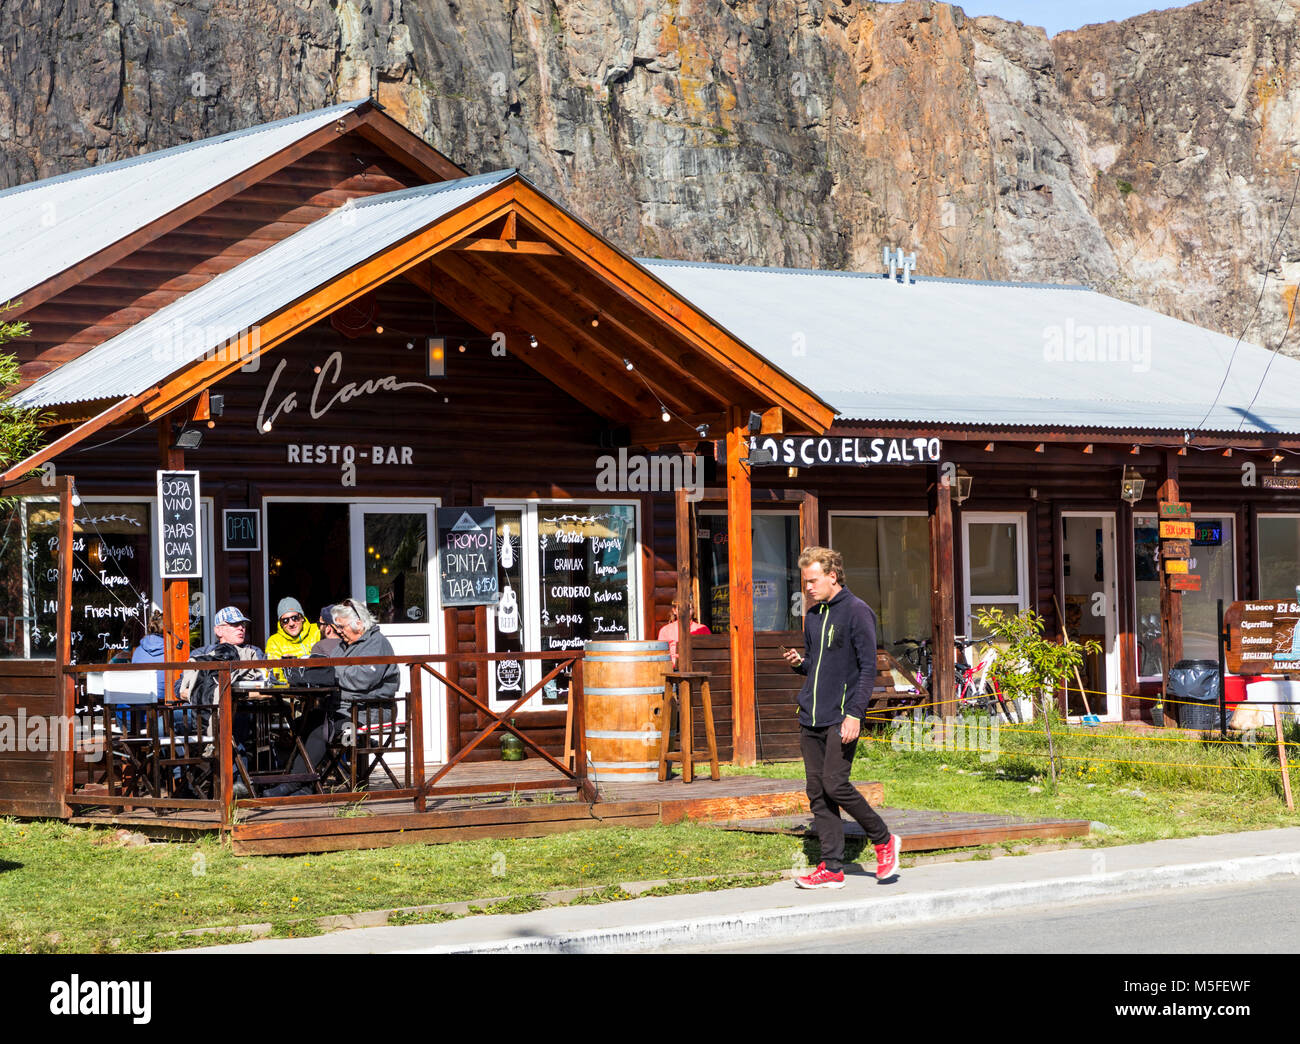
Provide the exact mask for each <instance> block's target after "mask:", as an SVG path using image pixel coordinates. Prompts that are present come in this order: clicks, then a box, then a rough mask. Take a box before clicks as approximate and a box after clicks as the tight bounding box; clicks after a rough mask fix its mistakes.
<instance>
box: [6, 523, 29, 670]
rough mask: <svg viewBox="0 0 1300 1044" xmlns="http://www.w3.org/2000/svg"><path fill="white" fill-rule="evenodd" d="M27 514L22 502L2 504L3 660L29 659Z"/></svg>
mask: <svg viewBox="0 0 1300 1044" xmlns="http://www.w3.org/2000/svg"><path fill="white" fill-rule="evenodd" d="M24 517H25V515H24V511H23V503H22V501H19V500H16V499H15V500H10V501H9V502H8V504H7V505H0V659H5V660H22V659H26V658H27V639H28V637H29V632H28V629H29V625H30V623H31V622H32V621H31V617H32V616H33V615H34V614H33V612H32V610H31V604H32V603H31V595H30V592H31V581H30V570H26V569H24V567H25V566H27V565H28V560H27V557H26V556H25V555H24V554H23V548H24V546H25V544H24V541H23V521H24ZM24 573H27V574H28V576H27V577H25V576H24ZM24 591H26V592H27V595H26V596H24Z"/></svg>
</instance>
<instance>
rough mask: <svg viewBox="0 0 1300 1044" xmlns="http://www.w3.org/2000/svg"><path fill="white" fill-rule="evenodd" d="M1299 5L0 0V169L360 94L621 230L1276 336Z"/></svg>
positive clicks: (647, 244) (1282, 292)
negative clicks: (1073, 285) (1164, 7)
mask: <svg viewBox="0 0 1300 1044" xmlns="http://www.w3.org/2000/svg"><path fill="white" fill-rule="evenodd" d="M1297 13H1300V0H1283V2H1282V3H1281V4H1280V6H1279V3H1278V2H1277V0H1204V2H1202V3H1198V4H1194V5H1192V6H1189V7H1185V8H1180V9H1174V10H1168V11H1159V12H1153V13H1151V14H1146V15H1142V16H1139V17H1137V18H1133V19H1130V20H1128V21H1126V22H1123V23H1118V24H1116V23H1108V24H1106V25H1098V26H1088V27H1085V28H1083V29H1080V30H1078V31H1077V32H1069V33H1062V34H1059V35H1058V36H1056V37H1054V38H1052V39H1051V40H1049V39H1048V38H1047V37H1046V35H1045V34H1044V32H1043V31H1042V30H1041V29H1037V28H1032V27H1026V26H1022V25H1019V24H1015V23H1008V22H1004V21H1002V20H1000V19H996V18H988V17H981V18H968V17H966V16H965V15H964V14H963V12H962V11H961V9H960V8H959V7H954V6H951V5H948V4H941V3H930V2H925V0H906V2H903V3H897V4H883V3H870V2H864V0H601V2H594V0H512V2H510V3H505V2H502V0H336V2H333V3H327V2H324V0H298V2H295V3H293V4H289V3H282V2H274V0H196V2H193V3H187V4H184V5H182V4H179V3H176V2H174V0H118V2H116V3H114V4H112V5H107V4H94V5H93V4H87V3H75V2H72V0H65V2H41V3H39V4H36V3H30V2H25V0H17V2H15V0H0V14H2V20H0V183H3V184H5V185H12V184H15V183H18V182H21V181H27V180H31V179H33V178H37V177H44V176H48V175H51V174H56V173H61V172H63V171H67V170H72V169H77V168H80V167H84V166H87V165H89V164H93V163H100V162H106V161H109V160H113V159H119V158H122V157H125V156H130V155H134V154H136V153H139V152H143V151H148V150H152V149H157V148H162V147H165V146H168V145H172V144H176V143H178V142H183V141H189V140H192V139H194V138H197V137H202V136H206V135H211V134H217V133H221V132H224V131H228V130H232V129H236V128H239V127H244V126H248V125H251V124H253V123H258V122H263V121H267V120H271V119H276V118H279V117H282V116H285V115H289V114H292V113H295V112H300V111H305V110H309V109H313V108H318V107H321V106H324V105H327V104H330V103H332V102H334V101H337V100H342V99H348V98H355V97H360V96H365V95H368V94H369V95H373V96H375V97H377V98H378V99H379V100H380V101H381V102H382V103H383V104H384V105H385V106H386V107H387V108H388V110H389V111H390V112H391V113H392V114H393V115H394V116H395V117H397V118H398V119H399V120H401V121H402V122H404V123H405V124H407V125H408V126H409V127H411V128H412V129H413V130H415V131H416V132H417V133H419V134H421V135H423V136H424V137H425V138H426V139H427V140H429V141H430V142H431V143H432V144H434V145H435V146H436V147H437V148H439V149H441V150H442V151H443V152H445V153H447V154H448V155H450V156H452V157H453V158H455V159H457V160H458V161H459V162H461V163H463V164H464V165H465V166H466V167H467V168H468V169H470V170H486V169H491V168H495V167H503V166H514V167H518V168H520V169H521V170H522V171H523V172H524V173H525V174H526V175H527V176H528V177H529V178H530V179H531V180H532V181H533V182H534V183H535V184H537V185H538V186H539V187H540V188H541V189H542V190H543V191H545V192H547V193H548V194H551V195H553V196H554V197H555V198H557V199H558V200H559V201H561V202H563V203H564V204H565V205H566V206H568V207H570V208H571V209H572V210H574V211H575V212H576V213H577V214H579V215H580V216H581V217H583V218H584V219H585V220H587V221H588V222H589V223H590V224H592V225H593V226H594V227H596V228H598V229H600V230H601V231H602V232H604V233H605V234H607V235H608V236H610V237H611V238H612V239H613V240H614V241H615V242H616V243H617V244H619V245H620V246H621V247H623V248H625V249H627V250H629V251H631V252H633V253H637V254H648V255H657V256H664V257H689V258H699V259H706V260H719V261H729V262H741V263H751V264H766V265H792V266H821V267H830V268H851V269H859V270H868V271H875V270H878V269H879V266H880V249H881V247H882V246H885V245H899V246H903V247H904V248H906V249H909V250H910V249H915V250H917V251H918V252H919V255H920V265H919V270H920V271H921V272H922V273H924V274H943V275H954V276H968V277H974V278H1004V279H1016V280H1044V281H1053V282H1061V281H1068V282H1083V283H1088V284H1090V285H1093V286H1097V287H1099V288H1102V289H1105V290H1106V291H1107V292H1109V293H1113V294H1115V295H1116V296H1120V297H1124V298H1126V299H1129V300H1133V301H1136V302H1139V303H1142V304H1146V305H1149V306H1151V307H1154V308H1157V309H1159V310H1160V311H1163V312H1166V313H1169V314H1172V315H1176V316H1179V317H1181V318H1184V319H1187V320H1189V321H1192V322H1196V323H1200V324H1202V325H1206V326H1209V327H1212V328H1215V329H1219V330H1222V331H1224V332H1227V333H1231V334H1233V335H1236V334H1239V333H1241V332H1242V330H1243V329H1244V328H1246V327H1247V324H1248V323H1249V324H1250V325H1249V330H1248V333H1247V337H1248V339H1250V340H1253V341H1257V342H1259V343H1262V344H1266V345H1269V346H1272V345H1275V344H1277V343H1278V342H1279V340H1280V339H1281V337H1282V334H1283V331H1284V330H1285V329H1286V327H1287V323H1288V309H1289V307H1291V305H1292V304H1293V302H1294V295H1295V287H1296V285H1297V282H1300V237H1298V236H1297V235H1296V233H1295V231H1294V229H1295V227H1296V225H1297V224H1298V223H1300V212H1298V213H1296V214H1294V215H1291V216H1290V218H1288V215H1289V213H1290V202H1291V200H1292V198H1293V195H1294V192H1295V188H1296V185H1297V183H1298V181H1297V179H1298V178H1300V162H1298V161H1300V153H1298V152H1297V144H1298V142H1300V56H1298V55H1297V53H1296V52H1297V37H1296V24H1297ZM1266 274H1267V282H1265V277H1266ZM1261 290H1262V291H1263V294H1262V299H1261V302H1260V305H1259V308H1258V311H1256V304H1255V302H1256V300H1257V299H1259V298H1260V295H1261ZM1288 342H1290V343H1295V344H1297V345H1300V332H1297V331H1295V330H1292V331H1291V334H1290V337H1289V338H1288ZM1296 354H1300V351H1297V352H1296Z"/></svg>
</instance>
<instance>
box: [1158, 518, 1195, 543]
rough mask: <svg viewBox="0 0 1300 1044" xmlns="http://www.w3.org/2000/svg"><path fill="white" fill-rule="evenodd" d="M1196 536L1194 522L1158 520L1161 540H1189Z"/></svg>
mask: <svg viewBox="0 0 1300 1044" xmlns="http://www.w3.org/2000/svg"><path fill="white" fill-rule="evenodd" d="M1195 536H1196V523H1195V522H1170V521H1166V520H1164V519H1161V520H1160V539H1161V540H1191V539H1192V538H1193V537H1195Z"/></svg>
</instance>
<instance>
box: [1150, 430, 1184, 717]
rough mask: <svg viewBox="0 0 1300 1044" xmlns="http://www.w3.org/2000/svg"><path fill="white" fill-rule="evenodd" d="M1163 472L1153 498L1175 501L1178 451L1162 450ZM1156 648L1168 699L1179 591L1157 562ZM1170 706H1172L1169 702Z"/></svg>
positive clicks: (1178, 645)
mask: <svg viewBox="0 0 1300 1044" xmlns="http://www.w3.org/2000/svg"><path fill="white" fill-rule="evenodd" d="M1163 470H1164V474H1163V476H1162V479H1161V482H1160V489H1159V491H1158V493H1157V494H1156V499H1157V501H1177V500H1180V499H1181V498H1180V497H1179V495H1178V454H1177V453H1176V452H1175V451H1173V450H1170V451H1169V452H1167V453H1165V463H1164V469H1163ZM1160 570H1161V572H1160V651H1161V656H1162V657H1163V660H1164V662H1163V663H1162V665H1161V666H1162V668H1163V669H1162V671H1161V674H1160V696H1161V699H1162V700H1166V701H1167V700H1168V699H1169V672H1170V670H1172V669H1173V666H1174V664H1175V663H1177V662H1178V661H1179V660H1181V659H1182V658H1183V593H1182V592H1181V591H1174V590H1171V589H1170V587H1169V581H1168V580H1167V579H1166V578H1165V574H1164V563H1163V562H1162V563H1160ZM1170 706H1172V705H1170Z"/></svg>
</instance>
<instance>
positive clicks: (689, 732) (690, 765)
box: [659, 671, 721, 783]
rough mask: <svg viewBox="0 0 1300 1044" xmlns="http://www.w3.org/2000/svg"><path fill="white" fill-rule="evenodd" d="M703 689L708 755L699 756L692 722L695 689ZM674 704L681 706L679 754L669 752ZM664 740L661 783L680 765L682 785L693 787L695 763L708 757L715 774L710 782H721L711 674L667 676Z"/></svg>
mask: <svg viewBox="0 0 1300 1044" xmlns="http://www.w3.org/2000/svg"><path fill="white" fill-rule="evenodd" d="M696 686H699V693H700V703H701V705H702V706H703V709H704V736H705V742H706V743H707V744H708V750H707V751H701V752H700V753H699V754H698V755H697V754H696V752H695V750H694V747H695V729H694V721H693V719H692V710H691V700H692V697H693V696H694V693H695V687H696ZM673 704H676V705H677V719H678V724H677V740H678V742H677V747H678V749H677V750H669V749H668V746H669V734H670V733H671V730H672V719H673ZM660 727H661V728H662V729H663V736H662V739H660V741H659V781H660V782H661V783H662V782H663V781H664V780H666V779H667V778H668V766H669V764H670V763H671V762H674V761H680V762H681V765H682V782H684V783H690V782H692V781H693V780H694V779H695V759H696V757H697V756H698V757H700V758H701V759H702V758H703V757H704V756H705V754H707V755H708V759H709V764H710V766H711V771H710V773H709V778H710V779H720V778H721V774H720V773H719V771H718V737H717V735H716V733H715V732H714V728H713V696H712V694H711V693H710V692H709V674H708V672H707V671H672V672H670V673H668V674H665V675H664V714H663V723H662V724H661V726H660Z"/></svg>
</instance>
